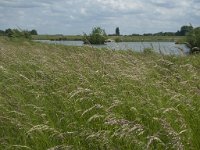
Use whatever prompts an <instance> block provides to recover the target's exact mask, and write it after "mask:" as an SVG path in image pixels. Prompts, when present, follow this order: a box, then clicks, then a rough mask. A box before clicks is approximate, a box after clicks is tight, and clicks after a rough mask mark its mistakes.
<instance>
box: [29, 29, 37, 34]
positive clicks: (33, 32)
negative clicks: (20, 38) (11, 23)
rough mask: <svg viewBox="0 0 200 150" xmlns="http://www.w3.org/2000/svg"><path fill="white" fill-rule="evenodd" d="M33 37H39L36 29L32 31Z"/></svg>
mask: <svg viewBox="0 0 200 150" xmlns="http://www.w3.org/2000/svg"><path fill="white" fill-rule="evenodd" d="M30 33H31V35H38V33H37V31H36V30H35V29H33V30H31V31H30Z"/></svg>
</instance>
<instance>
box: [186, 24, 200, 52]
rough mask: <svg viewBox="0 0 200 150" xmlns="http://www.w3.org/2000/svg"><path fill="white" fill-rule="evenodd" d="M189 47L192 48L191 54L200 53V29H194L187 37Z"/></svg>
mask: <svg viewBox="0 0 200 150" xmlns="http://www.w3.org/2000/svg"><path fill="white" fill-rule="evenodd" d="M187 43H188V44H187V45H188V47H189V48H190V53H194V52H196V51H198V52H199V51H200V50H198V49H200V27H197V28H195V29H193V30H192V31H191V32H189V33H188V35H187Z"/></svg>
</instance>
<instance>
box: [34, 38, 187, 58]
mask: <svg viewBox="0 0 200 150" xmlns="http://www.w3.org/2000/svg"><path fill="white" fill-rule="evenodd" d="M35 41H39V42H44V43H49V44H61V45H68V46H83V45H84V44H83V41H50V40H35ZM92 46H93V47H96V48H108V49H112V50H133V51H137V52H142V51H143V50H144V49H146V48H151V49H153V50H154V51H156V52H158V53H162V54H166V55H167V54H171V55H180V54H187V53H188V52H189V49H188V48H187V46H186V45H185V44H175V43H174V42H119V43H116V42H109V43H106V44H104V45H92Z"/></svg>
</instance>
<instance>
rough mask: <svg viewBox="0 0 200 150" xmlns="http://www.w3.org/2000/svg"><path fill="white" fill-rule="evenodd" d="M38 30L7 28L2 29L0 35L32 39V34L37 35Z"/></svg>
mask: <svg viewBox="0 0 200 150" xmlns="http://www.w3.org/2000/svg"><path fill="white" fill-rule="evenodd" d="M37 34H38V33H37V31H36V30H35V29H33V30H31V31H28V30H21V29H10V28H9V29H6V30H5V31H3V30H0V35H6V36H8V37H10V38H27V39H31V35H37Z"/></svg>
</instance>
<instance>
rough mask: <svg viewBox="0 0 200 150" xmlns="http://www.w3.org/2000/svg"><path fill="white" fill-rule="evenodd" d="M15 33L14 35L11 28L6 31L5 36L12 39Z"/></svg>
mask: <svg viewBox="0 0 200 150" xmlns="http://www.w3.org/2000/svg"><path fill="white" fill-rule="evenodd" d="M13 33H14V32H13V30H12V29H10V28H9V29H6V30H5V34H6V35H7V36H8V37H12V36H13Z"/></svg>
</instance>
